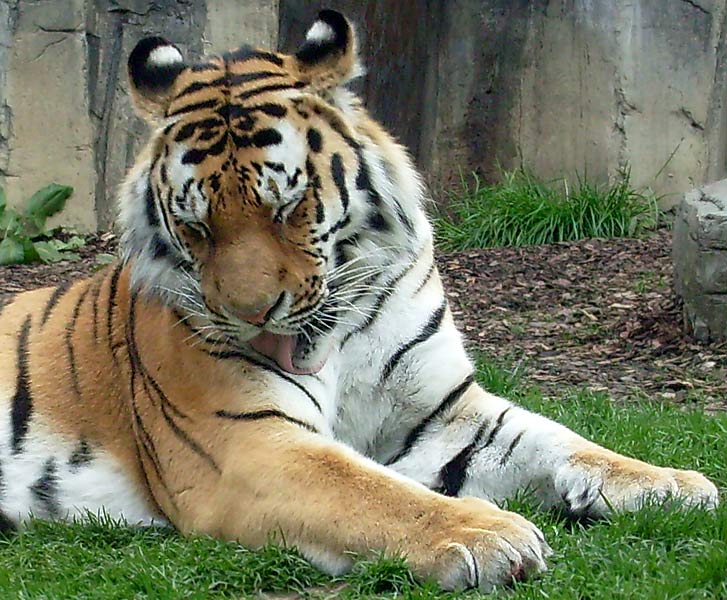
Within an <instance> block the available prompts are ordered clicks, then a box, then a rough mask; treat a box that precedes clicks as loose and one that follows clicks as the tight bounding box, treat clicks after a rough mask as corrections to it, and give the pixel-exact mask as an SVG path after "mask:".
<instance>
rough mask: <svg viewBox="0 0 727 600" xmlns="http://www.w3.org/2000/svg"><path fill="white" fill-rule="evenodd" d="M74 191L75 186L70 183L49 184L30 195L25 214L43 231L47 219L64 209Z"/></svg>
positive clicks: (39, 230)
mask: <svg viewBox="0 0 727 600" xmlns="http://www.w3.org/2000/svg"><path fill="white" fill-rule="evenodd" d="M72 193H73V188H72V187H71V186H69V185H60V184H58V183H51V184H48V185H46V186H45V187H42V188H40V189H39V190H38V191H37V192H35V194H33V195H32V196H31V197H30V199H29V200H28V203H27V204H26V205H25V215H26V216H27V217H29V218H30V219H31V220H32V222H33V224H34V225H35V227H36V228H37V230H38V232H42V231H43V230H44V229H45V221H46V219H47V218H48V217H50V216H51V215H54V214H56V213H57V212H58V211H60V210H62V209H63V207H64V206H65V205H66V200H67V199H68V197H69V196H70V195H71V194H72Z"/></svg>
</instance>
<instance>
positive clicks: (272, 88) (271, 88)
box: [234, 81, 305, 102]
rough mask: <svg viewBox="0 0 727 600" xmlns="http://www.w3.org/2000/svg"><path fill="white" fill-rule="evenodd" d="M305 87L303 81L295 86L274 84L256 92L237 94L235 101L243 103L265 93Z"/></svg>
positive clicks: (249, 91)
mask: <svg viewBox="0 0 727 600" xmlns="http://www.w3.org/2000/svg"><path fill="white" fill-rule="evenodd" d="M304 85H305V84H304V83H303V82H302V81H296V82H295V83H294V84H293V85H290V84H289V83H272V84H270V85H264V86H262V87H259V88H255V89H254V90H247V91H246V92H241V93H240V94H237V96H235V98H234V100H235V102H243V101H244V100H249V99H250V98H253V97H255V96H259V95H260V94H264V93H265V92H277V91H279V90H292V89H300V88H302V87H303V86H304Z"/></svg>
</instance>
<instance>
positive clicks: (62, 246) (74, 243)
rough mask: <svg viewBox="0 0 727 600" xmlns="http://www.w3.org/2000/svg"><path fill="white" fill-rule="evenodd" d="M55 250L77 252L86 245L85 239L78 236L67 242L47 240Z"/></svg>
mask: <svg viewBox="0 0 727 600" xmlns="http://www.w3.org/2000/svg"><path fill="white" fill-rule="evenodd" d="M48 241H49V242H50V243H51V244H52V245H53V247H54V248H55V249H56V250H60V251H61V252H63V251H64V250H78V249H79V248H83V247H84V246H85V245H86V239H85V238H83V237H81V236H80V235H74V236H72V237H70V238H68V239H67V240H59V239H55V238H54V239H52V240H48Z"/></svg>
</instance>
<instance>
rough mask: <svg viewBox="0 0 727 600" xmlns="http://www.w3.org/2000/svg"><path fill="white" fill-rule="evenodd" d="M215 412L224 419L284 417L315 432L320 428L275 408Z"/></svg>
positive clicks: (247, 419)
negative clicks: (253, 410) (243, 411)
mask: <svg viewBox="0 0 727 600" xmlns="http://www.w3.org/2000/svg"><path fill="white" fill-rule="evenodd" d="M215 414H216V415H217V416H218V417H221V418H223V419H232V420H234V421H259V420H261V419H284V420H286V421H289V422H291V423H294V424H295V425H298V426H299V427H303V428H304V429H307V430H308V431H312V432H313V433H318V430H317V429H316V428H315V427H313V425H309V424H308V423H306V422H304V421H300V420H298V419H295V418H293V417H291V416H289V415H286V414H285V413H284V412H282V411H279V410H275V409H272V408H271V409H266V410H258V411H255V412H249V413H233V412H229V411H227V410H218V411H217V412H216V413H215Z"/></svg>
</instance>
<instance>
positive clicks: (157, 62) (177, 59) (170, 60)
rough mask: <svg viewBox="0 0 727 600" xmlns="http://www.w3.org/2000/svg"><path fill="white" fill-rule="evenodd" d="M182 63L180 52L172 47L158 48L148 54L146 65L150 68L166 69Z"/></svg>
mask: <svg viewBox="0 0 727 600" xmlns="http://www.w3.org/2000/svg"><path fill="white" fill-rule="evenodd" d="M181 62H184V58H183V57H182V54H181V52H179V50H177V49H176V48H175V47H174V46H159V47H158V48H154V50H152V51H151V53H150V54H149V58H148V59H147V61H146V63H147V65H148V66H150V67H166V66H169V65H176V64H179V63H181Z"/></svg>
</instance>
